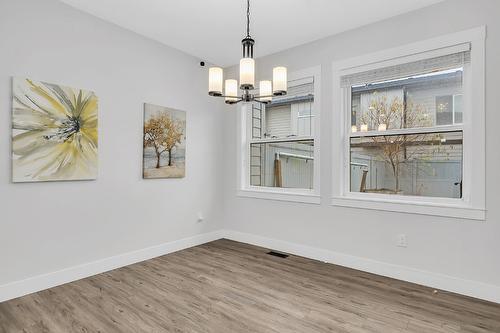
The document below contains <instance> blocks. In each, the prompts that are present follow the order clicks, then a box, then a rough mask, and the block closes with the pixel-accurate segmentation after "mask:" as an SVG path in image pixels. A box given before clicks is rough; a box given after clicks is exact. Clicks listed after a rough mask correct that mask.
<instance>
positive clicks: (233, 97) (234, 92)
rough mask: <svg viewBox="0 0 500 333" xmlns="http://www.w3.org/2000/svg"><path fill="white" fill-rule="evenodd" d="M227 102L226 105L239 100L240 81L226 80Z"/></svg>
mask: <svg viewBox="0 0 500 333" xmlns="http://www.w3.org/2000/svg"><path fill="white" fill-rule="evenodd" d="M225 95H226V97H225V99H224V100H225V101H226V103H234V102H236V101H237V100H238V81H236V80H226V83H225Z"/></svg>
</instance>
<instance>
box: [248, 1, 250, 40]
mask: <svg viewBox="0 0 500 333" xmlns="http://www.w3.org/2000/svg"><path fill="white" fill-rule="evenodd" d="M247 37H250V0H247Z"/></svg>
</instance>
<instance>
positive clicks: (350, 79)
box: [341, 43, 470, 88]
mask: <svg viewBox="0 0 500 333" xmlns="http://www.w3.org/2000/svg"><path fill="white" fill-rule="evenodd" d="M449 51H450V52H453V53H449V54H446V55H443V56H438V57H434V58H429V59H424V60H419V61H414V62H409V63H405V64H402V65H394V66H388V67H383V68H377V69H373V70H368V71H364V72H359V73H354V74H349V75H344V76H342V77H341V86H342V87H344V88H345V87H352V86H356V85H365V84H370V83H376V82H380V81H387V80H395V79H399V78H402V77H409V76H412V75H418V74H424V73H432V72H434V71H438V70H446V69H453V68H458V67H462V66H464V65H465V64H467V63H470V44H469V43H465V44H460V45H457V46H455V47H452V48H449Z"/></svg>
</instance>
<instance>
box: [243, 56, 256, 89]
mask: <svg viewBox="0 0 500 333" xmlns="http://www.w3.org/2000/svg"><path fill="white" fill-rule="evenodd" d="M254 84H255V61H254V60H253V59H252V58H242V59H241V60H240V88H241V89H253V87H254Z"/></svg>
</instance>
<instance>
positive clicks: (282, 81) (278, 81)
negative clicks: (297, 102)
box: [273, 67, 287, 96]
mask: <svg viewBox="0 0 500 333" xmlns="http://www.w3.org/2000/svg"><path fill="white" fill-rule="evenodd" d="M286 90H287V75H286V67H274V68H273V94H274V95H276V96H279V95H285V94H286Z"/></svg>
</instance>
